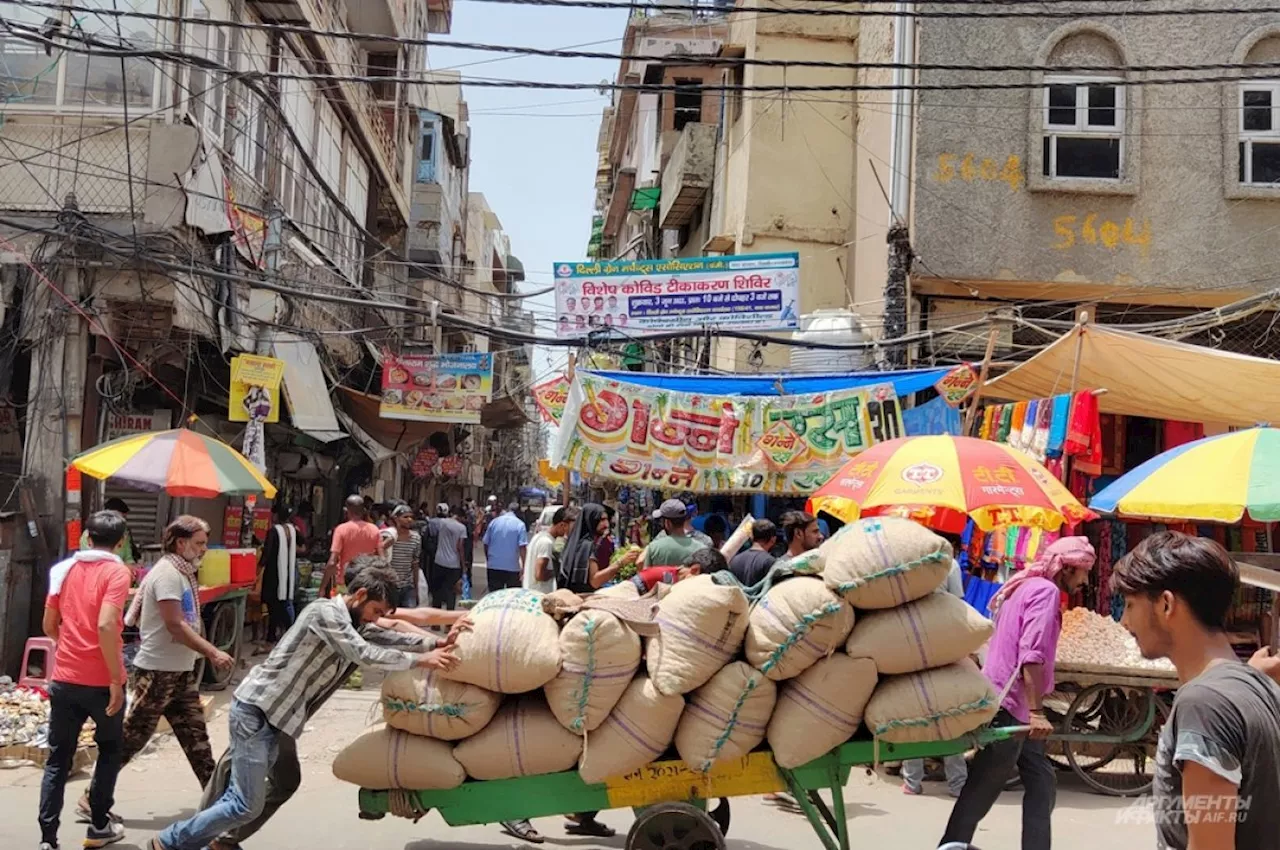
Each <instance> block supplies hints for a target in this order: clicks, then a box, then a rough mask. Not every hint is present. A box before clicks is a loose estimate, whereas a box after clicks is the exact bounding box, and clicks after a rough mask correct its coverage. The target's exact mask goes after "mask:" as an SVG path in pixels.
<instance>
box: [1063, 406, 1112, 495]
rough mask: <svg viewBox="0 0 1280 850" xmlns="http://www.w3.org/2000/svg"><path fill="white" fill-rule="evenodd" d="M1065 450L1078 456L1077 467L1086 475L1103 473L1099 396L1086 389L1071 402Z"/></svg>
mask: <svg viewBox="0 0 1280 850" xmlns="http://www.w3.org/2000/svg"><path fill="white" fill-rule="evenodd" d="M1063 451H1064V452H1065V453H1066V454H1068V455H1071V456H1073V457H1075V458H1076V469H1078V470H1079V471H1081V472H1083V473H1085V474H1086V475H1100V474H1102V421H1101V419H1100V417H1099V414H1098V397H1097V396H1095V395H1094V394H1093V393H1091V392H1089V391H1088V390H1085V391H1083V392H1080V393H1077V394H1076V397H1075V399H1074V400H1073V401H1072V404H1071V417H1070V421H1069V423H1068V425H1067V441H1066V443H1065V445H1064V446H1063Z"/></svg>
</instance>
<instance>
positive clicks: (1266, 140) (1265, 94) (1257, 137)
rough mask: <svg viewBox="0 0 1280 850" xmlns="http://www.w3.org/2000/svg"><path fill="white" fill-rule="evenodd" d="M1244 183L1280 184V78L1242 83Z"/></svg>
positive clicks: (1241, 169)
mask: <svg viewBox="0 0 1280 850" xmlns="http://www.w3.org/2000/svg"><path fill="white" fill-rule="evenodd" d="M1238 176H1239V179H1240V182H1241V183H1245V184H1248V185H1251V186H1273V185H1280V81H1275V82H1270V81H1259V82H1254V81H1250V82H1247V83H1241V84H1240V173H1239V175H1238Z"/></svg>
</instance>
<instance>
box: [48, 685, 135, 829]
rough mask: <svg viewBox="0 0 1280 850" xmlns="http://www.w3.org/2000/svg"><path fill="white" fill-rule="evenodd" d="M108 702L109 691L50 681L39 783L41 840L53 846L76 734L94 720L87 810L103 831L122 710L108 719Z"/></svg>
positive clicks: (119, 750) (116, 768) (119, 748)
mask: <svg viewBox="0 0 1280 850" xmlns="http://www.w3.org/2000/svg"><path fill="white" fill-rule="evenodd" d="M110 702H111V691H110V690H109V689H108V688H97V687H91V686H88V685H73V684H70V683H68V682H53V683H52V684H51V685H50V686H49V760H48V761H46V762H45V765H44V777H43V778H42V779H41V780H40V813H39V815H38V820H39V822H40V836H41V838H40V840H41V841H44V842H46V843H48V844H52V845H53V846H54V847H57V846H58V827H59V826H60V825H61V819H62V803H63V800H64V798H65V794H66V790H67V777H69V776H70V775H71V765H72V763H73V761H74V760H75V756H76V749H77V748H78V746H79V743H80V730H81V729H83V728H84V724H85V721H86V720H88V719H89V718H93V725H94V732H93V742H94V743H95V744H97V745H98V762H97V764H95V765H94V767H93V783H92V785H91V786H90V789H91V790H90V793H89V809H90V811H91V812H92V814H93V825H94V826H95V827H97V828H98V829H106V827H107V823H108V820H109V818H108V815H109V813H110V811H111V807H112V806H113V805H114V804H115V794H116V778H117V777H118V776H119V775H120V766H121V763H122V754H123V751H124V712H120V711H118V712H116V713H115V715H114V716H112V717H108V716H107V705H108V704H110Z"/></svg>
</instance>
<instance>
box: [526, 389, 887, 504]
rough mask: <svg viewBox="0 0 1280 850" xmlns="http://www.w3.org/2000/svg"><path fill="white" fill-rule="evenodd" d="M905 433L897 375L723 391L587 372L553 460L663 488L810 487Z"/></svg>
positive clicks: (778, 490) (790, 490)
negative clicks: (794, 391)
mask: <svg viewBox="0 0 1280 850" xmlns="http://www.w3.org/2000/svg"><path fill="white" fill-rule="evenodd" d="M903 433H904V429H903V427H902V413H901V409H900V407H899V405H898V399H897V396H896V395H895V394H894V390H893V385H892V384H877V385H874V386H871V387H860V388H857V389H845V390H835V391H831V392H824V393H815V394H808V395H782V396H717V395H706V394H692V393H680V392H674V391H669V390H664V389H657V388H653V387H647V386H641V385H639V384H632V383H627V382H623V381H616V380H612V379H608V378H605V377H603V376H600V375H592V374H590V373H580V374H579V375H578V377H577V378H576V379H575V381H574V383H573V385H572V387H571V388H570V391H569V399H568V402H567V404H566V405H565V410H564V418H563V420H562V421H561V424H560V430H559V432H558V433H557V436H556V445H555V447H554V450H553V452H552V458H551V460H552V462H553V463H554V464H556V465H560V466H565V467H567V468H568V469H570V470H573V471H575V472H581V473H584V474H587V475H593V476H599V477H602V478H612V479H615V480H618V481H622V482H625V483H628V484H636V485H639V486H645V487H653V488H656V489H667V490H681V491H685V490H687V491H691V492H695V493H698V492H701V493H712V492H763V493H775V494H806V493H812V492H813V491H814V490H816V489H818V488H819V487H821V486H822V485H823V484H825V483H826V482H827V479H829V478H830V477H831V476H832V475H833V474H835V472H836V471H838V470H839V469H840V467H841V466H842V465H843V464H844V463H845V461H847V460H848V459H849V457H850V456H852V455H855V454H858V453H859V452H861V451H864V450H865V449H867V448H869V447H870V446H871V445H873V444H874V443H876V442H880V441H882V440H888V439H894V438H896V437H898V436H901V435H902V434H903Z"/></svg>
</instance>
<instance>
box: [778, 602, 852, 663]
mask: <svg viewBox="0 0 1280 850" xmlns="http://www.w3.org/2000/svg"><path fill="white" fill-rule="evenodd" d="M843 607H844V604H843V603H841V602H828V603H827V604H826V605H824V606H822V607H821V608H819V609H818V610H817V611H813V612H811V613H809V614H805V615H804V616H803V617H801V618H800V622H798V623H796V627H795V628H794V629H792V630H791V634H789V635H787V639H786V640H784V641H783V642H782V643H780V644H778V646H777V648H776V649H774V651H773V652H771V653H770V654H769V658H768V659H767V660H766V661H765V662H764V664H762V665H760V672H762V673H768V672H769V671H770V670H772V669H773V667H774V665H776V664H777V663H778V662H779V661H781V660H782V656H783V655H786V654H787V652H788V651H790V649H791V648H792V647H793V646H795V645H796V644H797V643H799V642H800V641H801V639H802V638H804V636H805V635H807V634H808V633H809V632H810V630H812V629H813V627H814V626H815V625H816V624H817V623H818V621H819V620H822V619H824V618H826V617H830V616H831V615H832V614H838V613H839V612H840V610H841V609H842V608H843Z"/></svg>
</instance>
